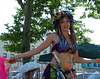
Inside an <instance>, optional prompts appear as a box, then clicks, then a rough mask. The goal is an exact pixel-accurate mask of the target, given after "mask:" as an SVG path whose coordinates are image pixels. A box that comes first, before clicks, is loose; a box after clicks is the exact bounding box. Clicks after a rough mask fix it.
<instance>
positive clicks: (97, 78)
mask: <svg viewBox="0 0 100 79" xmlns="http://www.w3.org/2000/svg"><path fill="white" fill-rule="evenodd" d="M87 79H100V72H99V71H96V72H95V73H93V74H91V75H90V76H89V78H87Z"/></svg>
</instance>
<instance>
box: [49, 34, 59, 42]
mask: <svg viewBox="0 0 100 79" xmlns="http://www.w3.org/2000/svg"><path fill="white" fill-rule="evenodd" d="M48 38H49V39H51V40H52V41H54V40H55V39H56V38H57V34H56V33H51V34H49V35H48V37H47V39H48Z"/></svg>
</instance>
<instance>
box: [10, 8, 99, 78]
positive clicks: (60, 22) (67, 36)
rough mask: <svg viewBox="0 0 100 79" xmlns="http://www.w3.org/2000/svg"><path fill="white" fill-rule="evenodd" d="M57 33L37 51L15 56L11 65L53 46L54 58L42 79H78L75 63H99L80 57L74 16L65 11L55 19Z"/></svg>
mask: <svg viewBox="0 0 100 79" xmlns="http://www.w3.org/2000/svg"><path fill="white" fill-rule="evenodd" d="M53 19H54V21H53V24H54V28H55V30H56V33H51V34H49V35H48V37H47V38H46V40H45V41H44V42H43V43H42V44H41V45H40V46H38V47H37V48H36V49H35V50H30V51H27V52H25V53H23V54H20V55H17V56H14V57H13V58H12V59H10V63H16V61H17V59H19V58H26V57H30V56H33V55H36V54H39V53H40V52H41V51H43V50H44V49H46V48H47V47H49V46H50V45H51V44H52V50H51V52H52V54H53V56H54V57H53V58H52V60H51V62H50V63H49V64H48V65H47V67H46V69H45V70H44V73H43V77H42V79H77V76H76V74H75V73H76V71H75V69H73V65H74V63H99V62H100V59H96V60H85V59H83V58H81V57H79V56H78V44H77V41H76V35H75V32H74V27H73V25H74V24H73V16H72V14H71V13H70V12H69V11H68V10H66V9H64V10H61V11H60V12H57V13H56V15H55V17H53Z"/></svg>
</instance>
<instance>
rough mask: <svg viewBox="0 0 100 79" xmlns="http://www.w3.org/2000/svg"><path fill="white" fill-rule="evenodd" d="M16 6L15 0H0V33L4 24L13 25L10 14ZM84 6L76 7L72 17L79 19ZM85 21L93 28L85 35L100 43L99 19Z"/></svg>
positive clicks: (4, 29) (89, 27)
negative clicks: (90, 32) (91, 31)
mask: <svg viewBox="0 0 100 79" xmlns="http://www.w3.org/2000/svg"><path fill="white" fill-rule="evenodd" d="M16 7H20V6H19V4H18V2H17V1H15V0H9V1H8V0H1V1H0V34H1V33H3V32H7V30H6V26H4V24H6V23H9V25H13V17H12V15H15V14H16V9H15V8H16ZM83 11H84V8H83V7H81V8H78V9H77V10H76V11H75V13H76V15H75V16H74V19H79V16H80V15H82V12H83ZM82 21H83V23H85V25H86V28H88V29H90V30H93V31H94V33H92V34H89V33H88V34H86V36H88V37H90V38H91V39H92V40H93V41H92V42H91V43H95V44H100V37H99V36H100V35H99V34H100V20H96V19H92V18H86V19H83V20H82Z"/></svg>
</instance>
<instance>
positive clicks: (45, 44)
mask: <svg viewBox="0 0 100 79" xmlns="http://www.w3.org/2000/svg"><path fill="white" fill-rule="evenodd" d="M52 42H53V34H50V35H49V36H48V37H47V39H46V40H45V41H44V42H43V43H42V44H41V45H40V46H38V47H37V48H36V49H34V50H30V51H27V52H25V53H22V54H19V55H17V56H15V57H13V58H12V59H10V61H11V63H15V62H16V61H17V59H19V58H26V57H30V56H33V55H36V54H39V53H40V52H41V51H43V50H44V49H46V48H47V47H48V46H50V45H51V43H52Z"/></svg>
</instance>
